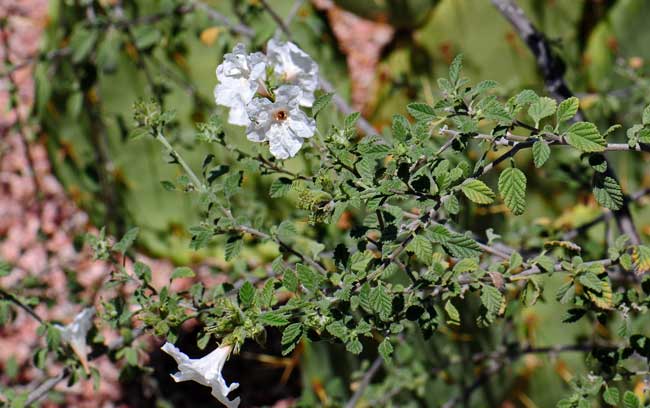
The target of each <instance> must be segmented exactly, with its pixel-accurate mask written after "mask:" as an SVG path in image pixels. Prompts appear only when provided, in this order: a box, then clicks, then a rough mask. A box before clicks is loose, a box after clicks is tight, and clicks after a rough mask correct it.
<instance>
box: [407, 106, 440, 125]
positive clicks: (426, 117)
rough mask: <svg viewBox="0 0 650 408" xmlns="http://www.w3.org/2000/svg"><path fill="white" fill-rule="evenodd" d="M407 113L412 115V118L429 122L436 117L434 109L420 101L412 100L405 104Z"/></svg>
mask: <svg viewBox="0 0 650 408" xmlns="http://www.w3.org/2000/svg"><path fill="white" fill-rule="evenodd" d="M406 110H407V111H408V113H409V114H410V115H411V116H413V118H414V119H415V120H416V121H418V122H420V121H422V122H429V121H432V120H434V119H435V118H436V114H435V111H434V110H433V108H432V107H431V106H429V105H427V104H426V103H421V102H412V103H409V104H408V105H407V106H406Z"/></svg>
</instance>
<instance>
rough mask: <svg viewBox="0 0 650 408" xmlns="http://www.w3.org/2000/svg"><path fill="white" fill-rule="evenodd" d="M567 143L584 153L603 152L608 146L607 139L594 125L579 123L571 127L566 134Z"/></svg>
mask: <svg viewBox="0 0 650 408" xmlns="http://www.w3.org/2000/svg"><path fill="white" fill-rule="evenodd" d="M566 141H567V143H568V144H570V145H571V146H573V147H575V148H576V149H578V150H580V151H582V152H587V153H589V152H602V151H604V150H605V147H606V146H607V142H606V141H605V138H604V137H603V136H602V135H601V134H600V133H599V132H598V128H597V127H596V125H594V124H593V123H589V122H578V123H574V124H573V125H571V127H570V128H569V129H568V130H567V133H566Z"/></svg>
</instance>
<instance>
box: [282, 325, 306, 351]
mask: <svg viewBox="0 0 650 408" xmlns="http://www.w3.org/2000/svg"><path fill="white" fill-rule="evenodd" d="M301 336H302V323H291V324H290V325H288V326H287V327H286V328H285V329H284V331H283V332H282V355H283V356H286V355H287V354H289V353H290V352H291V350H293V349H294V348H295V347H296V343H297V342H298V341H299V340H300V337H301Z"/></svg>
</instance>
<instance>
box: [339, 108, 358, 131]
mask: <svg viewBox="0 0 650 408" xmlns="http://www.w3.org/2000/svg"><path fill="white" fill-rule="evenodd" d="M359 117H361V114H360V113H359V112H354V113H351V114H349V115H348V116H346V117H345V120H344V121H343V126H344V128H345V129H352V128H353V127H354V126H355V125H356V124H357V121H358V120H359Z"/></svg>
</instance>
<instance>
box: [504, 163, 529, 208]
mask: <svg viewBox="0 0 650 408" xmlns="http://www.w3.org/2000/svg"><path fill="white" fill-rule="evenodd" d="M499 192H500V193H501V196H502V197H503V202H504V203H505V204H506V207H508V209H509V210H510V211H512V213H513V214H514V215H521V214H523V213H524V210H525V209H526V175H525V174H524V172H523V171H521V170H519V169H518V168H515V167H508V168H507V169H505V170H503V171H502V172H501V175H500V176H499Z"/></svg>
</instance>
